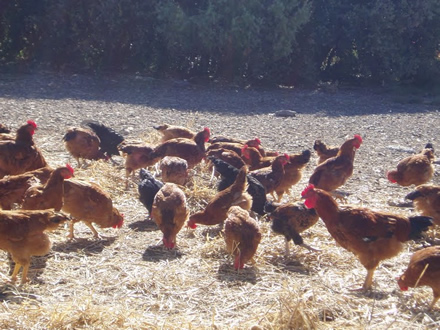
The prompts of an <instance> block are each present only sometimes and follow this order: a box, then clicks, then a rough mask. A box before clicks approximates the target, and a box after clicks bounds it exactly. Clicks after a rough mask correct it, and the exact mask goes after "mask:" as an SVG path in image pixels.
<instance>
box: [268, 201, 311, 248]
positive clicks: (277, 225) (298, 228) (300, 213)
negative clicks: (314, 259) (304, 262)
mask: <svg viewBox="0 0 440 330" xmlns="http://www.w3.org/2000/svg"><path fill="white" fill-rule="evenodd" d="M264 211H266V213H267V214H268V217H269V219H270V220H271V221H272V226H271V227H272V230H273V231H274V232H275V233H277V234H280V235H283V236H284V238H285V239H286V245H285V254H286V256H288V255H289V253H290V252H289V241H290V240H292V241H293V243H294V244H295V245H300V246H302V247H305V248H306V249H308V250H311V251H316V249H313V248H311V247H310V246H308V245H307V244H305V243H304V240H303V239H302V237H301V235H300V233H302V232H303V231H305V230H307V229H309V228H310V227H312V226H313V225H314V224H315V223H317V222H318V220H319V216H318V214H317V213H316V211H315V210H314V209H308V208H306V207H305V206H304V204H302V203H286V204H278V203H273V202H267V203H266V205H265V206H264Z"/></svg>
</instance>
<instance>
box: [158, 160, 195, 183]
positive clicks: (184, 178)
mask: <svg viewBox="0 0 440 330" xmlns="http://www.w3.org/2000/svg"><path fill="white" fill-rule="evenodd" d="M160 170H161V172H162V181H163V182H171V183H175V184H179V185H181V186H184V185H185V184H186V183H187V182H188V162H187V161H186V160H185V159H183V158H180V157H172V156H166V157H164V158H163V159H162V160H161V161H160Z"/></svg>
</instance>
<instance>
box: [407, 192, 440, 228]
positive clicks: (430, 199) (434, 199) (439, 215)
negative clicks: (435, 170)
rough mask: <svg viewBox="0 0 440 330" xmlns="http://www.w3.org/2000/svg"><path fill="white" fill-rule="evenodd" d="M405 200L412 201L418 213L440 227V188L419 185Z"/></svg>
mask: <svg viewBox="0 0 440 330" xmlns="http://www.w3.org/2000/svg"><path fill="white" fill-rule="evenodd" d="M405 198H406V199H410V200H412V201H414V206H415V208H416V210H417V211H418V212H420V213H421V214H422V215H424V216H427V217H432V219H433V220H434V223H435V224H436V225H437V226H440V186H431V185H427V184H424V185H420V186H418V187H416V190H415V191H413V192H411V193H409V194H408V195H406V197H405Z"/></svg>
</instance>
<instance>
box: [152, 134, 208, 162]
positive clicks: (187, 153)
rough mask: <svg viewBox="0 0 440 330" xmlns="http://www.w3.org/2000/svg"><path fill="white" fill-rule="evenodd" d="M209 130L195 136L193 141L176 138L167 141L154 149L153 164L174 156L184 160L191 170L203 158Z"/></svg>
mask: <svg viewBox="0 0 440 330" xmlns="http://www.w3.org/2000/svg"><path fill="white" fill-rule="evenodd" d="M209 135H210V130H209V128H207V127H205V129H204V130H203V131H201V132H199V133H197V134H196V136H195V137H194V140H190V139H185V138H177V139H171V140H168V141H166V142H164V143H162V144H160V145H158V146H157V147H156V148H154V150H153V152H152V153H151V158H152V159H153V162H154V163H155V162H157V161H159V160H160V159H162V158H163V157H165V156H175V157H180V158H183V159H185V160H186V161H187V162H188V168H193V167H194V166H196V165H197V164H198V163H200V162H201V161H202V159H203V158H204V157H205V151H206V149H205V142H207V141H208V140H209Z"/></svg>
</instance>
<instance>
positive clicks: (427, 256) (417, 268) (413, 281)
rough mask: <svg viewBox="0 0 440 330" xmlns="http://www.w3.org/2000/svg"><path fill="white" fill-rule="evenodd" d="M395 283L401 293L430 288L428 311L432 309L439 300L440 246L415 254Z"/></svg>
mask: <svg viewBox="0 0 440 330" xmlns="http://www.w3.org/2000/svg"><path fill="white" fill-rule="evenodd" d="M397 283H398V284H399V287H400V289H401V290H402V291H407V290H408V288H409V287H411V288H415V287H419V286H425V285H426V286H430V287H431V289H432V293H433V294H434V299H433V300H432V302H431V304H430V305H429V309H432V308H433V307H434V305H435V304H436V302H437V301H438V299H439V298H440V246H430V247H427V248H424V249H422V250H419V251H417V252H415V253H414V254H413V255H412V257H411V260H410V261H409V265H408V268H407V269H406V270H405V272H404V273H403V275H402V276H400V277H399V279H398V281H397Z"/></svg>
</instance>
